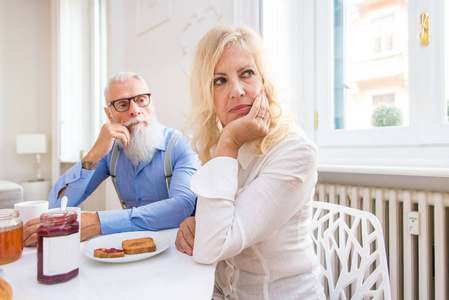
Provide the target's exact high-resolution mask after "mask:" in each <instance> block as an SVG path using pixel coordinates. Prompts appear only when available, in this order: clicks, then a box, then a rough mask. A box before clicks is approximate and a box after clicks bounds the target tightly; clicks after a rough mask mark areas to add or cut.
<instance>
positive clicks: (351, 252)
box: [312, 201, 391, 300]
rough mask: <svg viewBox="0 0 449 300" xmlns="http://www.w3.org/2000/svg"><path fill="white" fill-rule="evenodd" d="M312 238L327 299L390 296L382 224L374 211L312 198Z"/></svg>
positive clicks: (387, 297) (387, 299)
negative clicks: (372, 212) (370, 211)
mask: <svg viewBox="0 0 449 300" xmlns="http://www.w3.org/2000/svg"><path fill="white" fill-rule="evenodd" d="M312 207H313V218H312V239H313V242H314V244H315V245H314V246H315V252H316V253H317V255H318V258H319V260H320V262H321V266H322V276H323V277H322V280H321V282H322V283H323V286H324V290H325V292H326V296H327V298H328V299H331V300H333V299H342V300H343V299H354V300H358V299H386V300H389V299H391V291H390V279H389V275H388V263H387V256H386V253H385V243H384V238H383V233H382V227H381V225H380V222H379V220H378V219H377V218H376V216H374V215H373V214H371V213H369V212H366V211H362V210H358V209H354V208H350V207H346V206H342V205H337V204H332V203H324V202H318V201H313V203H312Z"/></svg>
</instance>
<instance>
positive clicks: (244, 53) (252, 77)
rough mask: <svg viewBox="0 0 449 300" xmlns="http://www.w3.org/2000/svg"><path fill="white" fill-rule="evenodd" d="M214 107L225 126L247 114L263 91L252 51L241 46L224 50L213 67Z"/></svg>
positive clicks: (233, 46)
mask: <svg viewBox="0 0 449 300" xmlns="http://www.w3.org/2000/svg"><path fill="white" fill-rule="evenodd" d="M213 88H214V109H215V113H216V114H217V116H218V118H219V119H220V121H221V123H222V125H223V127H225V126H226V125H227V124H229V123H230V122H232V121H234V120H236V119H238V118H241V117H243V116H245V115H246V114H248V112H249V110H250V109H251V106H252V105H253V102H254V99H255V98H256V97H257V96H258V95H259V94H260V93H261V92H262V91H263V84H262V77H261V75H260V74H259V70H258V69H257V67H256V62H255V61H254V58H253V56H252V54H251V53H250V52H249V51H248V50H246V49H245V48H243V46H242V45H240V44H237V45H232V46H229V47H227V48H226V49H225V51H224V53H223V56H222V57H221V59H220V60H219V61H218V63H217V65H216V66H215V70H214V79H213Z"/></svg>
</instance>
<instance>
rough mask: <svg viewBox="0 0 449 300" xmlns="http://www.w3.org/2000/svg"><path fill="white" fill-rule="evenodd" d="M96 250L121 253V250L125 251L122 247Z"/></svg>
mask: <svg viewBox="0 0 449 300" xmlns="http://www.w3.org/2000/svg"><path fill="white" fill-rule="evenodd" d="M95 250H101V251H103V252H106V253H120V252H123V250H122V249H116V248H109V249H108V248H98V249H95Z"/></svg>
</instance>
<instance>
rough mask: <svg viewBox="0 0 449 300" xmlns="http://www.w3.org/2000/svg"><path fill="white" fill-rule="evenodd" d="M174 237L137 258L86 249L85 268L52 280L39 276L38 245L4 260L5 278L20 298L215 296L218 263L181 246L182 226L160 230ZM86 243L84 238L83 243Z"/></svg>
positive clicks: (82, 265)
mask: <svg viewBox="0 0 449 300" xmlns="http://www.w3.org/2000/svg"><path fill="white" fill-rule="evenodd" d="M159 232H160V233H161V234H165V235H166V236H167V237H168V238H169V239H170V247H169V248H168V249H167V250H165V251H164V252H162V253H160V254H158V255H156V256H153V257H150V258H147V259H144V260H140V261H135V262H129V263H122V264H113V263H104V262H97V261H94V260H91V259H89V258H87V257H86V256H85V255H83V254H82V253H81V251H80V267H79V274H78V276H76V277H75V278H73V279H71V280H69V281H67V282H63V283H57V284H52V285H47V284H42V283H39V282H38V281H37V254H36V248H27V247H25V248H24V251H23V254H22V257H21V258H20V259H19V260H17V261H15V262H12V263H9V264H6V265H0V268H1V269H3V279H4V280H5V281H6V282H8V283H9V284H10V285H11V287H12V290H13V300H19V299H36V300H38V299H83V300H84V299H108V300H109V299H162V300H165V299H176V300H179V299H183V300H189V299H192V300H201V299H205V300H210V299H211V298H212V290H213V284H214V272H215V268H214V266H212V265H201V264H198V263H196V262H194V261H193V259H192V257H190V256H188V255H186V254H184V253H181V252H179V251H178V250H177V249H176V246H175V244H174V241H175V237H176V232H177V229H176V228H175V229H168V230H162V231H159ZM83 244H84V243H81V248H82V247H83Z"/></svg>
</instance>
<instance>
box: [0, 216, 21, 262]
mask: <svg viewBox="0 0 449 300" xmlns="http://www.w3.org/2000/svg"><path fill="white" fill-rule="evenodd" d="M22 227H23V222H22V219H21V218H20V216H19V212H18V211H17V210H15V209H0V265H4V264H7V263H10V262H13V261H16V260H18V259H19V258H20V257H21V256H22V251H23V229H22Z"/></svg>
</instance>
